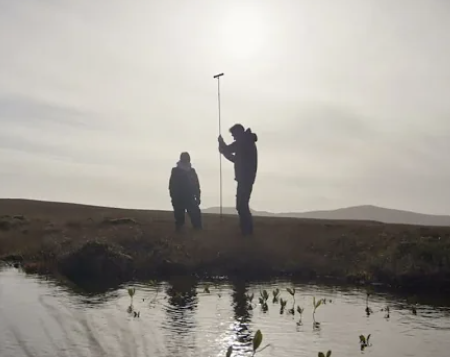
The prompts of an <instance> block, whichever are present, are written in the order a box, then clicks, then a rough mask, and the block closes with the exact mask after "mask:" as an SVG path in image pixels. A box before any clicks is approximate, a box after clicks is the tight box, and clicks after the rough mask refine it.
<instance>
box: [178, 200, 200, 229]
mask: <svg viewBox="0 0 450 357" xmlns="http://www.w3.org/2000/svg"><path fill="white" fill-rule="evenodd" d="M172 206H173V214H174V217H175V228H176V229H177V230H179V229H180V228H181V227H182V226H183V225H184V223H185V213H186V211H187V213H188V215H189V218H190V220H191V224H192V226H193V227H194V228H196V229H200V228H202V214H201V211H200V207H199V206H198V203H197V201H196V200H195V199H194V198H192V199H179V200H172Z"/></svg>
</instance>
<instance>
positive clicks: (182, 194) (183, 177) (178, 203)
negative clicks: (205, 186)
mask: <svg viewBox="0 0 450 357" xmlns="http://www.w3.org/2000/svg"><path fill="white" fill-rule="evenodd" d="M169 192H170V198H171V200H172V206H173V212H174V216H175V227H176V229H177V230H179V229H180V228H181V227H182V226H183V225H184V222H185V212H186V211H187V213H188V215H189V218H190V219H191V223H192V226H193V227H194V228H196V229H200V228H201V227H202V221H201V211H200V207H199V206H200V182H199V179H198V176H197V172H196V171H195V169H194V168H193V167H192V165H191V157H190V155H189V153H187V152H183V153H181V155H180V161H178V162H177V166H176V167H174V168H172V171H171V174H170V180H169Z"/></svg>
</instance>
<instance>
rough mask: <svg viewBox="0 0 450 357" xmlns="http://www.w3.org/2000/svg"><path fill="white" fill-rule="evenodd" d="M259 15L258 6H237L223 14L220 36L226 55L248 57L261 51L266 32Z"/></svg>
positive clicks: (240, 57) (239, 57)
mask: <svg viewBox="0 0 450 357" xmlns="http://www.w3.org/2000/svg"><path fill="white" fill-rule="evenodd" d="M261 15H262V14H261V13H260V12H258V8H256V9H255V8H250V7H249V8H245V7H240V6H239V7H237V8H235V9H234V11H231V12H229V13H228V14H227V15H226V16H225V18H224V21H223V27H222V36H221V37H222V46H223V49H224V51H225V53H226V55H229V56H231V57H233V58H236V59H249V58H251V57H254V56H256V55H257V54H258V53H259V52H260V51H261V49H262V48H263V46H264V42H265V33H266V31H265V29H266V25H265V24H264V21H263V17H262V16H261Z"/></svg>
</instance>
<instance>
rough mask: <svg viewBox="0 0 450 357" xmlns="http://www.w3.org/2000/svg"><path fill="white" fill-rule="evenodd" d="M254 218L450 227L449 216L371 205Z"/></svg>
mask: <svg viewBox="0 0 450 357" xmlns="http://www.w3.org/2000/svg"><path fill="white" fill-rule="evenodd" d="M203 212H204V213H219V208H218V207H211V208H206V209H204V210H203ZM252 212H253V214H254V215H255V216H269V217H294V218H309V219H332V220H363V221H378V222H383V223H399V224H415V225H425V226H450V216H444V215H430V214H423V213H417V212H411V211H402V210H397V209H390V208H383V207H377V206H372V205H364V206H354V207H346V208H339V209H336V210H329V211H310V212H283V213H271V212H266V211H253V210H252ZM223 213H224V214H237V213H236V210H235V209H234V208H231V207H224V208H223Z"/></svg>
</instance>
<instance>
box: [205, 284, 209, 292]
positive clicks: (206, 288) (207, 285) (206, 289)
mask: <svg viewBox="0 0 450 357" xmlns="http://www.w3.org/2000/svg"><path fill="white" fill-rule="evenodd" d="M204 291H205V293H207V294H209V293H210V290H209V284H206V286H205V290H204Z"/></svg>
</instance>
